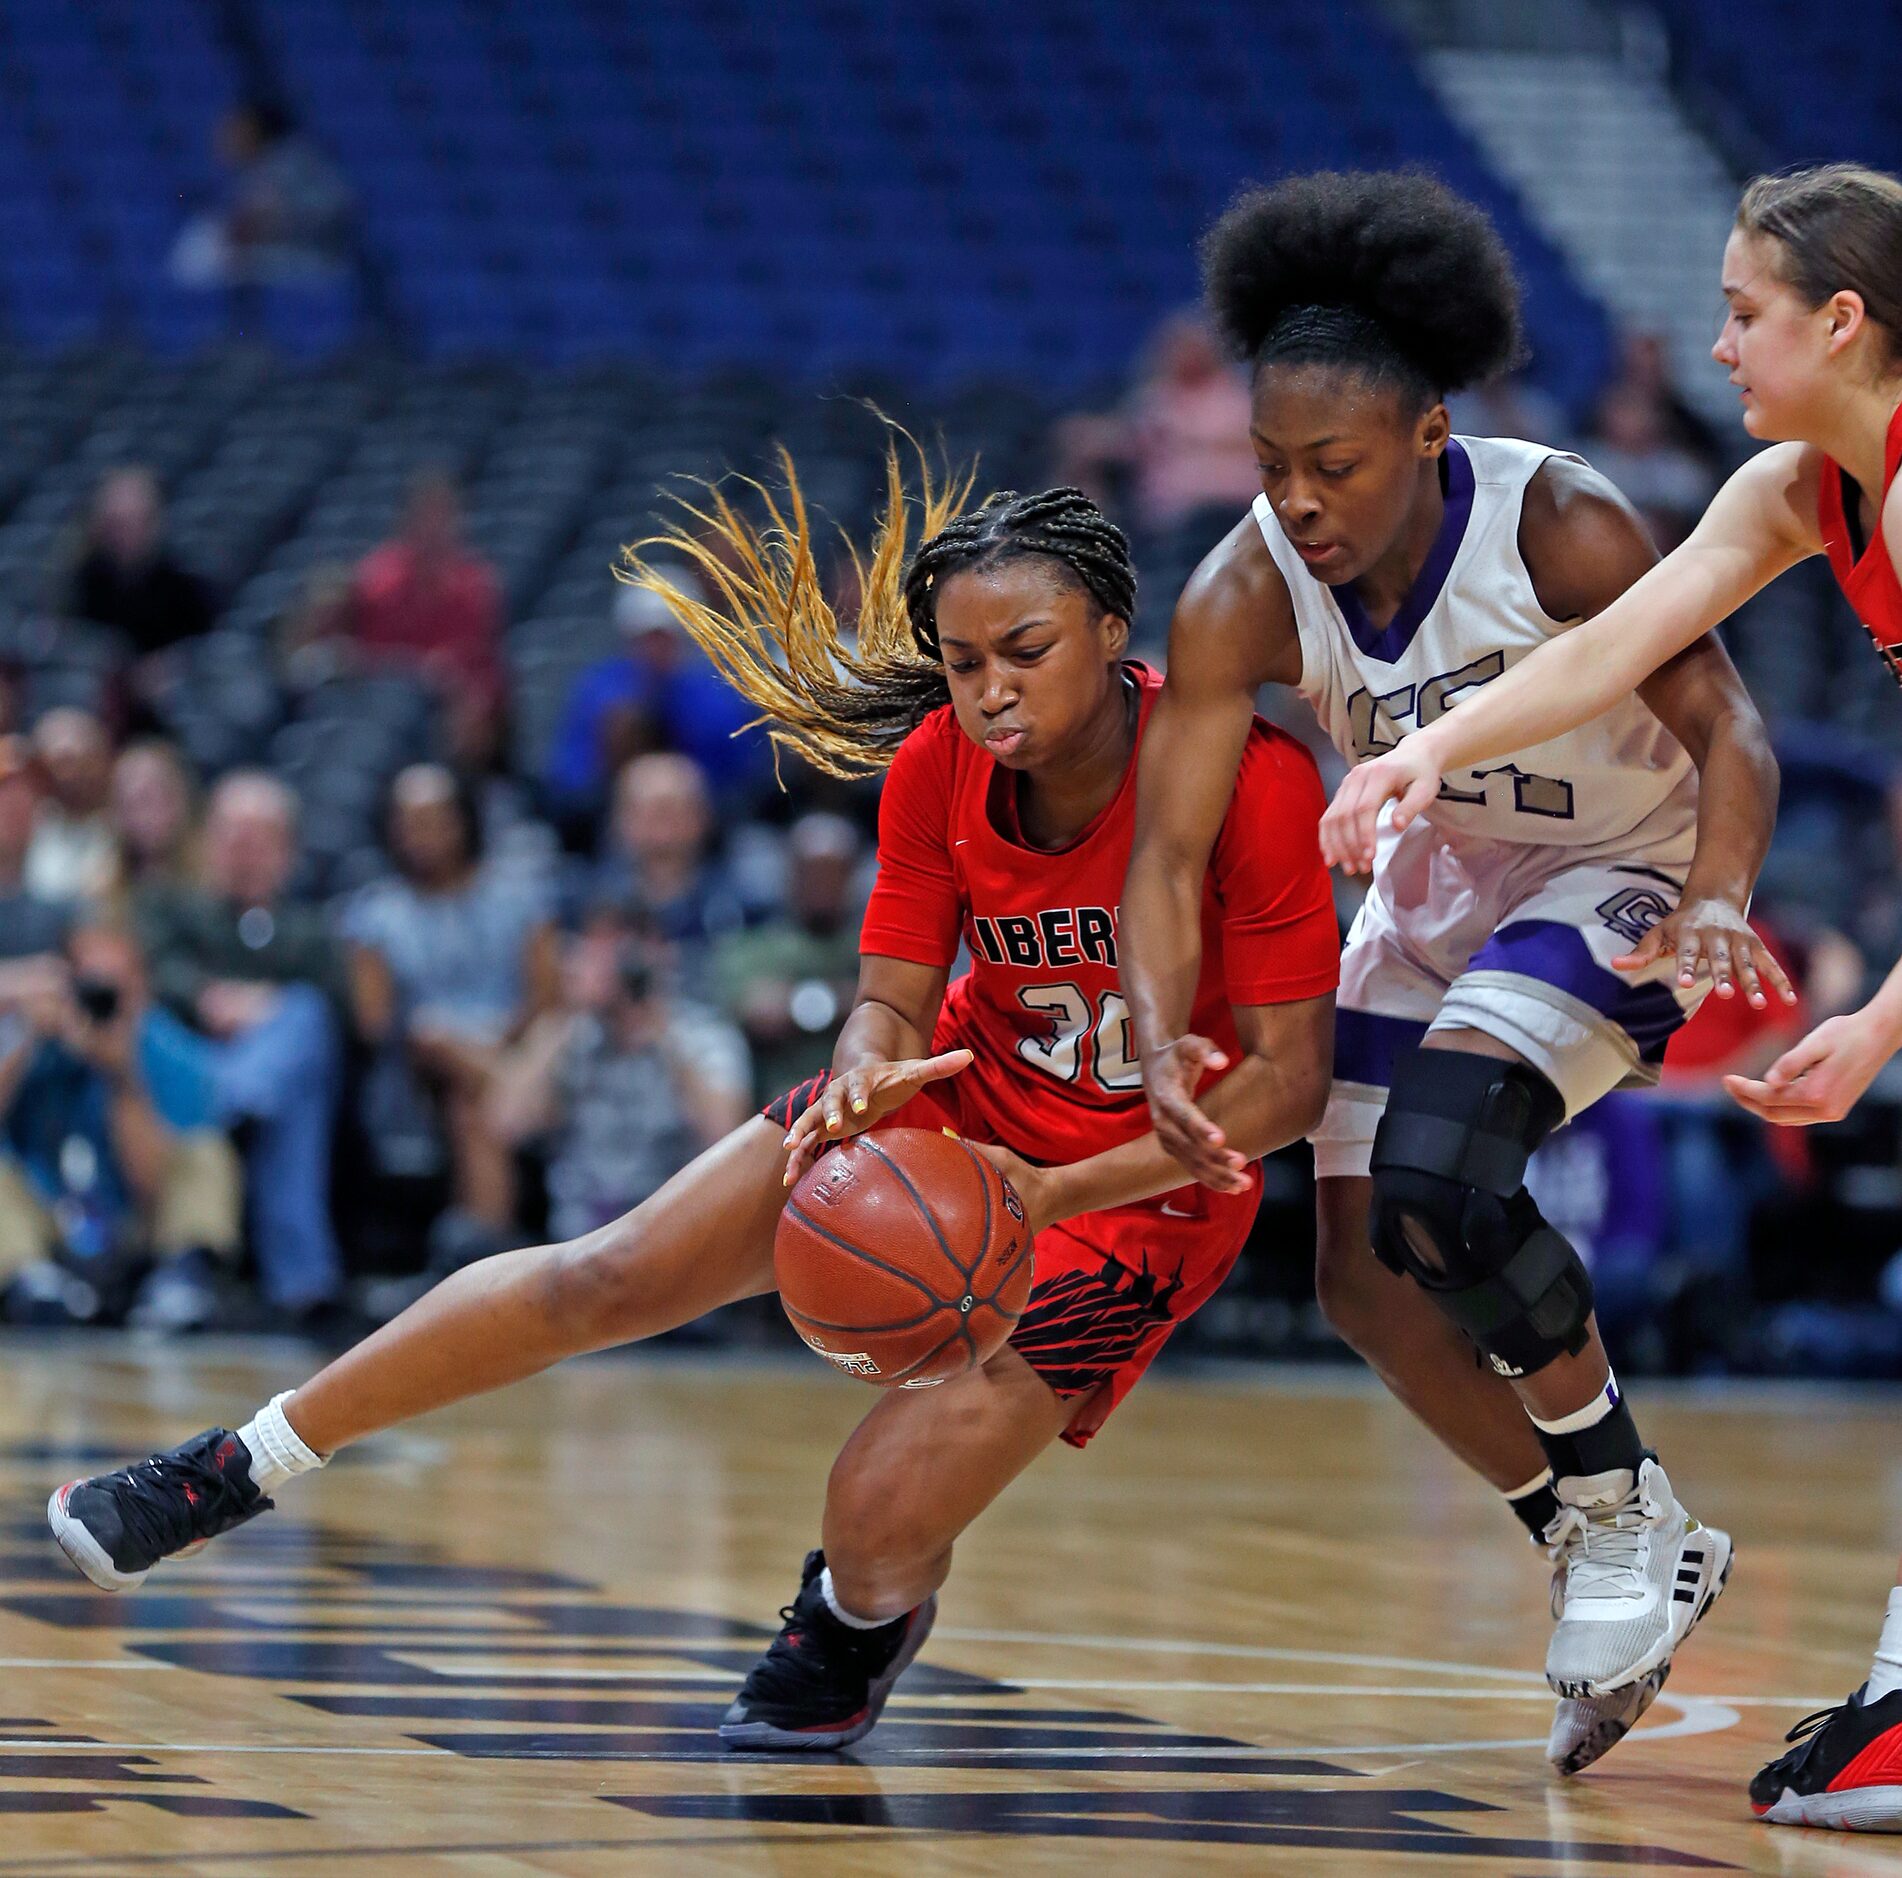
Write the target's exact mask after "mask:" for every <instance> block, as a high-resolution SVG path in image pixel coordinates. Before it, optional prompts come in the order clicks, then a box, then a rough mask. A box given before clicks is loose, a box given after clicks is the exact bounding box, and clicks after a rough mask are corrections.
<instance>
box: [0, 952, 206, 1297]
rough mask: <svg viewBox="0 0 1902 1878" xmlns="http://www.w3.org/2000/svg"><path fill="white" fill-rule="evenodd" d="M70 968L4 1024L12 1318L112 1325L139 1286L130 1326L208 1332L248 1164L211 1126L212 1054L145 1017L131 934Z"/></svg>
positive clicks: (1, 1266) (0, 1240)
mask: <svg viewBox="0 0 1902 1878" xmlns="http://www.w3.org/2000/svg"><path fill="white" fill-rule="evenodd" d="M68 960H69V963H70V967H71V974H70V977H62V978H61V979H60V980H58V981H57V982H55V983H52V984H49V985H47V986H46V987H44V988H43V989H42V990H41V991H40V992H38V993H37V994H35V995H33V996H30V997H26V998H20V999H15V1000H10V1001H9V1003H8V1015H7V1017H6V1019H5V1020H4V1021H5V1024H6V1039H5V1043H4V1046H3V1047H0V1108H4V1114H5V1119H4V1124H3V1136H0V1139H3V1142H4V1146H3V1148H0V1274H4V1275H5V1277H6V1278H8V1279H10V1280H11V1282H10V1283H9V1284H8V1287H7V1312H8V1315H9V1316H12V1317H14V1318H16V1319H22V1318H24V1319H31V1320H33V1321H37V1322H48V1321H66V1322H87V1321H90V1320H92V1319H94V1318H96V1317H99V1316H101V1315H106V1316H116V1315H118V1313H119V1312H120V1310H122V1309H123V1308H124V1306H125V1304H126V1303H127V1302H128V1296H127V1294H128V1292H129V1290H130V1286H131V1285H132V1284H133V1283H136V1284H137V1290H136V1292H135V1293H131V1294H130V1299H129V1301H130V1303H131V1318H132V1321H133V1322H134V1323H138V1324H142V1325H149V1326H153V1327H156V1328H163V1329H169V1330H184V1329H198V1328H202V1327H203V1326H205V1325H207V1324H210V1323H211V1322H212V1321H213V1320H214V1318H215V1316H216V1314H217V1311H218V1307H219V1290H220V1285H221V1275H222V1274H229V1273H230V1272H231V1271H233V1270H234V1269H235V1267H236V1264H237V1260H238V1257H239V1254H240V1252H241V1249H242V1245H241V1233H242V1188H241V1182H240V1175H239V1169H238V1160H237V1156H236V1154H235V1153H234V1152H233V1150H232V1147H231V1144H230V1143H229V1141H227V1140H226V1138H225V1136H224V1134H223V1133H222V1132H221V1131H220V1130H219V1129H218V1128H216V1127H215V1126H213V1125H212V1115H211V1105H210V1094H211V1091H210V1076H209V1066H208V1064H207V1063H206V1061H205V1056H204V1051H205V1046H204V1045H203V1043H202V1042H201V1041H200V1040H199V1039H198V1038H196V1037H195V1036H193V1035H192V1033H191V1032H190V1031H189V1030H188V1029H187V1028H186V1027H185V1026H184V1025H183V1024H181V1023H180V1022H179V1021H178V1019H177V1018H175V1017H173V1016H172V1015H171V1014H170V1013H169V1012H167V1011H164V1010H162V1009H159V1008H157V1007H155V1006H153V1005H152V1004H150V1003H149V1002H148V1000H147V997H146V989H145V978H144V972H143V970H142V968H141V964H140V959H139V954H138V948H137V947H136V946H135V945H134V944H133V942H132V941H131V940H130V939H129V938H128V937H127V936H125V935H124V934H122V933H117V932H112V931H108V930H106V929H105V928H103V927H90V928H82V929H80V930H79V931H76V932H75V933H73V935H72V936H71V939H70V941H69V943H68ZM152 1261H156V1263H153V1262H152ZM148 1267H149V1269H148Z"/></svg>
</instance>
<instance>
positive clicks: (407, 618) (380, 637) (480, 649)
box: [350, 472, 503, 768]
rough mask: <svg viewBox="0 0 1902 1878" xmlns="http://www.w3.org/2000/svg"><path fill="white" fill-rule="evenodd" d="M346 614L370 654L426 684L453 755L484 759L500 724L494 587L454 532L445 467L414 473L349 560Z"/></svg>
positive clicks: (454, 503) (455, 503)
mask: <svg viewBox="0 0 1902 1878" xmlns="http://www.w3.org/2000/svg"><path fill="white" fill-rule="evenodd" d="M350 624H351V631H352V633H353V635H354V637H355V639H356V642H357V645H358V647H359V648H360V649H361V650H362V652H363V653H364V654H365V655H366V656H367V657H368V658H369V659H370V660H371V661H372V662H378V661H381V662H387V663H389V664H394V665H402V666H406V667H408V668H409V669H410V670H412V671H416V672H418V673H420V674H421V675H422V676H423V677H424V678H426V679H428V680H429V681H430V682H431V683H432V684H433V685H435V686H436V688H437V689H438V690H439V691H440V692H441V693H442V695H443V698H444V700H445V702H446V704H447V706H448V711H449V735H450V744H451V748H452V750H453V753H454V755H455V757H456V760H457V761H458V762H459V763H461V764H462V765H464V766H465V767H469V768H483V767H486V766H487V765H488V762H489V760H490V758H491V755H492V753H493V752H494V750H495V747H496V744H497V742H498V740H499V738H500V734H501V716H502V704H503V684H502V666H501V661H500V644H501V637H502V588H501V583H500V582H499V581H498V580H497V579H496V576H495V570H494V569H493V568H491V567H490V566H489V564H488V562H487V561H485V560H483V559H482V558H481V557H480V556H479V555H477V554H475V553H473V552H472V551H471V550H470V549H469V548H468V547H467V546H466V545H465V544H464V542H463V539H462V506H461V502H460V500H459V499H458V497H457V495H456V488H455V484H454V483H452V482H451V481H450V480H449V478H448V477H447V476H444V475H441V474H439V473H433V472H432V473H431V474H429V475H425V476H422V477H419V478H418V479H417V481H416V482H415V484H414V485H413V486H412V488H411V490H410V495H409V501H408V503H407V505H406V506H405V508H404V511H403V521H402V526H401V528H400V530H399V531H398V533H397V534H396V536H395V537H394V538H393V539H391V540H389V541H386V542H385V543H384V544H383V545H382V546H381V547H380V548H376V549H373V550H372V551H371V552H370V554H369V555H368V556H366V557H365V559H364V561H363V563H362V564H361V566H359V567H358V569H357V571H356V575H355V578H354V579H353V581H352V583H351V593H350Z"/></svg>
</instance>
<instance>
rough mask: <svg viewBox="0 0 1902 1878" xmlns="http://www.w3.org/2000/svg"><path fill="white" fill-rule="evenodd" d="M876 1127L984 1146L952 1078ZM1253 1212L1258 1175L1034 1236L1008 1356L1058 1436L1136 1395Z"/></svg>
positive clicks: (768, 1110)
mask: <svg viewBox="0 0 1902 1878" xmlns="http://www.w3.org/2000/svg"><path fill="white" fill-rule="evenodd" d="M831 1080H832V1074H831V1072H830V1071H829V1070H828V1071H825V1072H824V1073H822V1074H820V1075H818V1076H812V1077H809V1078H808V1079H807V1080H806V1081H805V1082H802V1083H800V1084H799V1085H798V1086H797V1087H796V1088H793V1089H789V1090H788V1091H787V1092H786V1093H785V1094H784V1095H782V1096H780V1097H778V1098H777V1099H776V1100H774V1101H772V1102H769V1103H768V1104H767V1105H766V1107H765V1109H764V1110H762V1111H761V1112H762V1113H763V1114H764V1115H765V1117H766V1119H767V1120H768V1121H770V1122H772V1123H773V1124H774V1125H775V1126H777V1127H780V1128H790V1127H791V1126H792V1125H793V1123H794V1122H795V1121H797V1120H798V1118H799V1117H800V1116H801V1115H803V1114H804V1113H805V1112H806V1110H807V1109H808V1108H810V1107H811V1106H812V1104H813V1103H814V1102H816V1101H817V1100H818V1099H819V1096H820V1094H821V1093H822V1092H823V1091H824V1089H825V1086H826V1084H827V1083H829V1082H830V1081H831ZM878 1127H879V1128H948V1129H950V1130H951V1132H952V1133H953V1134H957V1135H962V1136H963V1137H964V1138H965V1139H966V1140H968V1141H984V1140H986V1139H987V1138H988V1137H987V1134H986V1131H985V1129H984V1128H983V1126H982V1125H981V1124H978V1125H971V1118H970V1117H969V1116H968V1115H967V1114H966V1112H965V1108H964V1105H963V1104H962V1103H961V1101H960V1100H959V1097H958V1079H957V1078H956V1077H955V1076H950V1077H946V1078H945V1079H944V1080H943V1081H942V1082H936V1083H933V1084H931V1085H930V1086H929V1087H928V1088H925V1089H922V1090H920V1091H919V1093H918V1094H917V1095H915V1096H913V1097H912V1099H911V1100H910V1101H909V1102H907V1103H906V1104H905V1106H904V1107H903V1108H902V1109H900V1110H898V1111H897V1113H896V1114H893V1115H888V1116H887V1117H886V1118H885V1119H884V1120H883V1121H882V1122H880V1123H879V1124H878ZM1260 1204H1261V1169H1260V1168H1259V1167H1258V1166H1256V1167H1251V1168H1250V1169H1249V1170H1248V1191H1247V1192H1246V1193H1235V1194H1229V1193H1216V1192H1214V1191H1213V1190H1212V1189H1210V1188H1208V1187H1204V1186H1201V1185H1197V1184H1191V1185H1189V1186H1186V1187H1178V1188H1176V1189H1175V1190H1174V1191H1173V1192H1171V1193H1161V1194H1157V1195H1156V1196H1155V1197H1154V1198H1153V1199H1149V1200H1139V1201H1137V1202H1136V1204H1135V1205H1133V1206H1115V1207H1107V1208H1105V1209H1104V1210H1103V1211H1102V1212H1100V1213H1079V1214H1078V1215H1077V1216H1076V1217H1075V1218H1074V1219H1066V1220H1060V1221H1059V1222H1058V1223H1057V1224H1056V1225H1054V1226H1046V1227H1045V1228H1044V1230H1043V1231H1042V1232H1040V1233H1039V1234H1038V1235H1037V1244H1036V1249H1035V1252H1034V1253H1033V1263H1032V1268H1031V1283H1030V1299H1029V1302H1028V1303H1027V1304H1026V1305H1025V1306H1024V1314H1023V1316H1022V1317H1021V1318H1019V1319H1018V1322H1017V1328H1016V1329H1015V1330H1014V1331H1013V1332H1012V1333H1011V1339H1010V1347H1011V1348H1012V1349H1013V1350H1015V1351H1016V1352H1017V1354H1018V1355H1019V1356H1021V1357H1022V1358H1023V1359H1024V1361H1025V1362H1026V1363H1028V1364H1029V1365H1030V1367H1031V1368H1032V1369H1034V1370H1035V1371H1036V1372H1037V1374H1038V1375H1039V1376H1041V1377H1042V1378H1043V1380H1044V1381H1045V1382H1046V1383H1048V1384H1049V1385H1050V1387H1051V1388H1052V1389H1054V1390H1055V1391H1056V1393H1057V1394H1058V1395H1060V1396H1063V1397H1065V1398H1066V1399H1067V1398H1074V1399H1075V1401H1076V1410H1075V1412H1074V1413H1073V1414H1072V1415H1071V1417H1070V1424H1069V1426H1068V1427H1067V1428H1066V1429H1065V1430H1064V1431H1063V1438H1064V1440H1066V1441H1067V1442H1069V1443H1070V1445H1071V1446H1072V1447H1077V1448H1080V1447H1082V1446H1083V1445H1084V1443H1085V1442H1087V1441H1088V1440H1089V1438H1090V1437H1091V1436H1092V1435H1093V1434H1095V1433H1096V1431H1097V1430H1098V1429H1099V1428H1101V1427H1102V1426H1103V1424H1104V1423H1105V1422H1106V1421H1107V1420H1108V1419H1109V1417H1110V1413H1111V1411H1112V1410H1113V1409H1114V1408H1115V1407H1116V1405H1117V1403H1119V1402H1120V1401H1121V1400H1122V1399H1123V1397H1124V1396H1126V1395H1127V1394H1128V1393H1129V1392H1130V1390H1131V1389H1133V1388H1134V1387H1135V1386H1136V1382H1137V1379H1138V1378H1139V1377H1140V1376H1141V1375H1142V1373H1143V1371H1144V1370H1146V1369H1147V1368H1148V1367H1149V1365H1150V1364H1151V1363H1152V1362H1153V1361H1154V1360H1155V1356H1156V1352H1157V1351H1158V1350H1160V1349H1161V1348H1162V1346H1163V1345H1164V1344H1165V1343H1167V1342H1168V1341H1169V1337H1170V1334H1171V1333H1172V1332H1173V1331H1174V1329H1175V1327H1176V1326H1177V1325H1178V1324H1181V1323H1184V1322H1186V1321H1187V1320H1188V1319H1189V1318H1191V1317H1193V1316H1194V1315H1195V1313H1196V1312H1197V1311H1198V1310H1200V1309H1201V1308H1202V1306H1203V1305H1204V1304H1205V1303H1206V1302H1207V1301H1208V1300H1209V1299H1210V1298H1212V1297H1213V1296H1214V1295H1215V1293H1216V1292H1217V1290H1219V1289H1220V1287H1221V1284H1222V1280H1223V1279H1225V1278H1226V1277H1227V1276H1228V1274H1229V1272H1230V1271H1231V1270H1232V1269H1233V1268H1234V1264H1235V1261H1236V1259H1237V1258H1238V1257H1239V1256H1240V1255H1241V1249H1242V1246H1243V1244H1244V1243H1245V1242H1246V1241H1247V1238H1248V1231H1249V1228H1250V1227H1251V1226H1253V1225H1254V1223H1255V1212H1256V1209H1257V1208H1258V1207H1259V1206H1260Z"/></svg>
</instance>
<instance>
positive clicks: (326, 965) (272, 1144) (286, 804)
mask: <svg viewBox="0 0 1902 1878" xmlns="http://www.w3.org/2000/svg"><path fill="white" fill-rule="evenodd" d="M296 832H297V804H296V799H295V798H294V797H293V796H292V794H291V792H290V790H289V789H287V788H286V787H285V785H284V784H283V783H282V782H280V781H279V780H278V779H277V778H276V777H275V776H271V775H267V774H265V773H264V772H262V771H258V770H236V771H233V772H232V773H231V774H230V775H228V776H226V777H225V778H224V779H223V780H222V781H221V782H220V783H219V784H218V786H217V788H216V789H214V790H213V791H212V795H211V802H210V806H209V809H208V811H207V814H206V817H205V836H204V861H203V867H202V878H203V885H202V886H186V887H169V886H155V887H152V888H150V889H148V890H147V891H145V892H143V893H141V894H139V895H138V897H137V899H136V900H135V902H134V909H133V912H134V920H135V924H136V926H137V929H138V932H139V937H140V939H141V941H142V943H143V945H144V948H145V954H146V959H147V962H148V967H149V970H150V974H151V981H152V988H153V991H154V993H155V995H156V996H157V997H158V998H159V999H160V1000H162V1001H163V1002H164V1003H165V1004H166V1005H167V1006H169V1007H170V1009H171V1010H172V1011H173V1012H174V1013H175V1014H176V1015H177V1016H179V1017H180V1018H182V1019H183V1020H184V1021H185V1022H186V1023H187V1024H189V1025H191V1026H192V1028H193V1029H195V1030H196V1031H197V1032H198V1033H199V1035H200V1036H202V1037H205V1038H207V1039H209V1040H210V1041H211V1043H212V1045H213V1046H214V1047H213V1048H212V1049H211V1051H210V1052H209V1055H208V1063H209V1066H210V1076H211V1093H210V1098H209V1100H210V1107H211V1112H212V1114H213V1116H214V1118H215V1119H216V1120H217V1121H218V1122H219V1123H220V1124H221V1125H223V1126H226V1127H238V1126H240V1125H244V1126H245V1137H244V1138H245V1142H246V1150H245V1167H246V1174H247V1176H248V1179H249V1183H250V1190H251V1195H252V1207H251V1225H252V1237H253V1242H254V1244H255V1246H256V1250H257V1257H258V1269H259V1277H260V1279H261V1281H262V1285H263V1289H264V1293H265V1296H266V1297H267V1298H268V1299H269V1300H270V1302H271V1303H272V1304H274V1305H276V1306H278V1307H279V1308H280V1309H281V1310H283V1311H285V1312H287V1313H291V1314H293V1315H303V1314H307V1313H309V1312H311V1311H313V1310H316V1309H317V1308H319V1307H321V1306H323V1305H326V1304H329V1303H331V1302H333V1301H334V1300H335V1299H336V1297H337V1295H338V1292H339V1290H340V1287H341V1285H342V1280H343V1268H342V1263H341V1260H340V1259H339V1256H338V1251H337V1242H336V1238H335V1235H334V1234H333V1232H332V1230H331V1224H330V1207H329V1186H330V1142H331V1133H332V1129H333V1126H334V1123H335V1109H336V1102H337V1090H338V1079H339V1074H340V1045H341V1036H340V1030H339V1024H338V1013H339V1012H340V1011H341V1010H342V1009H343V1000H344V970H343V959H342V955H341V952H340V950H339V947H338V945H337V942H336V941H335V940H334V939H333V937H332V936H331V932H330V928H329V925H328V923H327V921H326V920H325V918H324V914H323V911H322V909H321V908H319V907H316V906H313V905H309V904H306V903H303V902H300V901H298V900H295V899H292V898H290V897H289V894H288V888H289V884H290V879H291V874H292V871H293V868H294V866H295V864H296V859H297V839H296Z"/></svg>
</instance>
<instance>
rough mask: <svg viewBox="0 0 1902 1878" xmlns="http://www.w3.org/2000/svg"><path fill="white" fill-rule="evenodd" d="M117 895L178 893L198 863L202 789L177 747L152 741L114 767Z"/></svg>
mask: <svg viewBox="0 0 1902 1878" xmlns="http://www.w3.org/2000/svg"><path fill="white" fill-rule="evenodd" d="M111 817H112V833H113V839H114V843H115V847H116V852H117V862H118V876H117V879H116V881H115V882H114V888H115V892H116V894H117V895H118V897H119V898H120V899H121V900H129V899H130V897H131V896H132V895H134V894H137V893H139V892H141V891H142V890H143V889H145V888H148V887H161V886H171V887H179V886H183V885H185V884H186V882H187V881H188V880H189V879H190V878H191V876H192V870H193V868H194V866H195V865H196V862H197V855H196V853H195V844H196V841H197V835H198V787H197V783H196V780H195V779H194V777H193V775H192V772H191V768H190V766H189V765H188V764H187V763H186V761H185V757H184V754H183V753H182V752H181V751H180V750H179V748H178V746H177V745H176V744H172V743H166V742H164V741H163V740H162V739H160V738H157V737H153V738H148V739H146V740H145V741H144V742H141V743H134V744H130V745H128V746H127V747H126V748H125V749H124V750H123V751H121V752H120V754H119V760H118V761H117V762H116V763H114V764H113V766H112V809H111Z"/></svg>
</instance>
